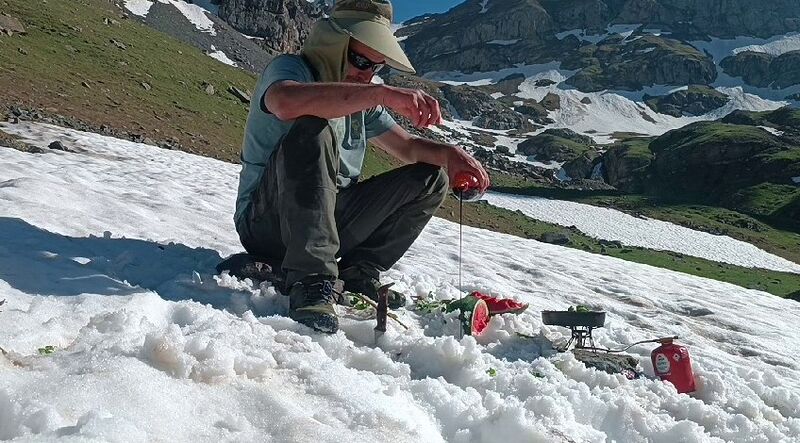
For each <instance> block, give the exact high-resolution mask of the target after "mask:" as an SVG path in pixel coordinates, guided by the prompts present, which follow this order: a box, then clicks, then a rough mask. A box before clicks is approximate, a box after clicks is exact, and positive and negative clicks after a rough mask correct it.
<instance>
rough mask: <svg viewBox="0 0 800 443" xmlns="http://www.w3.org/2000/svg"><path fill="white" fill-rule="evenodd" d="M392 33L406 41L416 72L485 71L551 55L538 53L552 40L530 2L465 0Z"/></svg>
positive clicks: (548, 24) (548, 23)
mask: <svg viewBox="0 0 800 443" xmlns="http://www.w3.org/2000/svg"><path fill="white" fill-rule="evenodd" d="M484 4H485V6H486V9H485V10H484V9H483V5H484ZM481 11H484V12H481ZM398 35H399V36H403V37H406V39H405V40H404V42H403V44H404V46H405V49H406V51H407V53H408V55H409V57H410V58H411V60H412V62H414V66H415V67H416V68H417V70H418V71H420V72H427V71H448V70H461V71H464V72H474V71H490V70H494V69H499V68H505V67H508V66H510V65H513V64H514V63H518V62H532V61H534V60H541V61H549V60H552V59H553V57H552V54H545V53H544V52H543V51H542V47H543V43H544V42H545V41H546V40H555V38H553V23H552V20H551V18H550V16H549V14H548V13H547V12H546V11H545V10H544V8H542V6H541V5H540V4H539V2H538V1H536V0H506V1H503V2H500V1H497V0H494V1H492V0H490V1H489V2H488V3H486V2H483V1H482V0H467V1H466V2H464V3H462V4H461V5H459V6H456V7H455V8H453V9H451V10H450V11H449V12H447V13H446V14H436V15H432V16H429V17H427V18H425V19H422V20H419V21H416V22H414V23H411V24H409V25H408V26H406V27H405V28H402V29H401V30H400V31H399V32H398ZM497 42H502V43H497Z"/></svg>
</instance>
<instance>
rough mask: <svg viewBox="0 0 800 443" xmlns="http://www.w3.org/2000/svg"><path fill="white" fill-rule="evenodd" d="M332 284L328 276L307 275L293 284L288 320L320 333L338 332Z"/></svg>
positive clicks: (333, 280) (331, 278)
mask: <svg viewBox="0 0 800 443" xmlns="http://www.w3.org/2000/svg"><path fill="white" fill-rule="evenodd" d="M334 283H335V279H334V278H333V277H330V276H324V275H309V276H308V277H306V278H304V279H302V280H300V281H299V282H297V283H295V284H293V285H292V287H291V289H290V290H289V318H291V319H292V320H294V321H296V322H298V323H301V324H304V325H306V326H308V327H310V328H312V329H315V330H317V331H320V332H326V333H329V334H333V333H335V332H336V331H338V330H339V319H338V318H337V317H336V310H335V309H334V306H333V305H334V304H336V300H337V296H336V291H335V290H334Z"/></svg>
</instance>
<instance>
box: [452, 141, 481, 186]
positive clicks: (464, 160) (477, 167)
mask: <svg viewBox="0 0 800 443" xmlns="http://www.w3.org/2000/svg"><path fill="white" fill-rule="evenodd" d="M462 171H466V172H469V173H471V174H472V175H474V176H475V177H477V178H478V183H479V186H480V190H481V193H484V192H486V190H487V189H489V185H490V184H491V183H490V181H489V174H488V173H486V170H485V169H483V166H482V165H481V164H480V162H479V161H478V160H475V158H474V157H472V156H471V155H469V153H467V151H465V150H463V149H462V148H460V147H458V146H453V147H452V149H450V151H448V154H447V176H448V177H449V178H450V183H454V182H455V178H456V174H458V173H459V172H462Z"/></svg>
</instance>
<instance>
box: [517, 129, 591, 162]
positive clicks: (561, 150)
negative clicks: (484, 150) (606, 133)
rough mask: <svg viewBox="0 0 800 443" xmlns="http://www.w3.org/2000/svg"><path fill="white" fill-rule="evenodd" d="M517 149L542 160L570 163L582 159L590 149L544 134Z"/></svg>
mask: <svg viewBox="0 0 800 443" xmlns="http://www.w3.org/2000/svg"><path fill="white" fill-rule="evenodd" d="M517 149H518V150H519V151H520V152H524V153H526V154H527V155H536V156H537V157H538V158H541V159H553V160H558V161H569V160H574V159H576V158H578V157H580V156H581V155H582V154H583V153H585V152H587V151H588V150H589V147H588V146H587V145H585V144H582V143H577V142H575V141H573V140H569V139H567V138H564V137H559V136H557V135H553V134H545V133H542V134H538V135H535V136H533V137H531V138H529V139H528V140H526V141H524V142H522V143H521V144H520V145H519V147H518V148H517Z"/></svg>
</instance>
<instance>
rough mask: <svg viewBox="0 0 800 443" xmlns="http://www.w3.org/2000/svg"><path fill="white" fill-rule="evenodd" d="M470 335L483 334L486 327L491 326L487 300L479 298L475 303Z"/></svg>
mask: <svg viewBox="0 0 800 443" xmlns="http://www.w3.org/2000/svg"><path fill="white" fill-rule="evenodd" d="M469 326H470V335H472V336H474V337H478V336H480V335H481V334H483V331H484V330H486V327H487V326H489V307H488V306H486V302H485V301H483V300H478V302H477V303H475V308H473V310H472V318H471V319H470V325H469Z"/></svg>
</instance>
